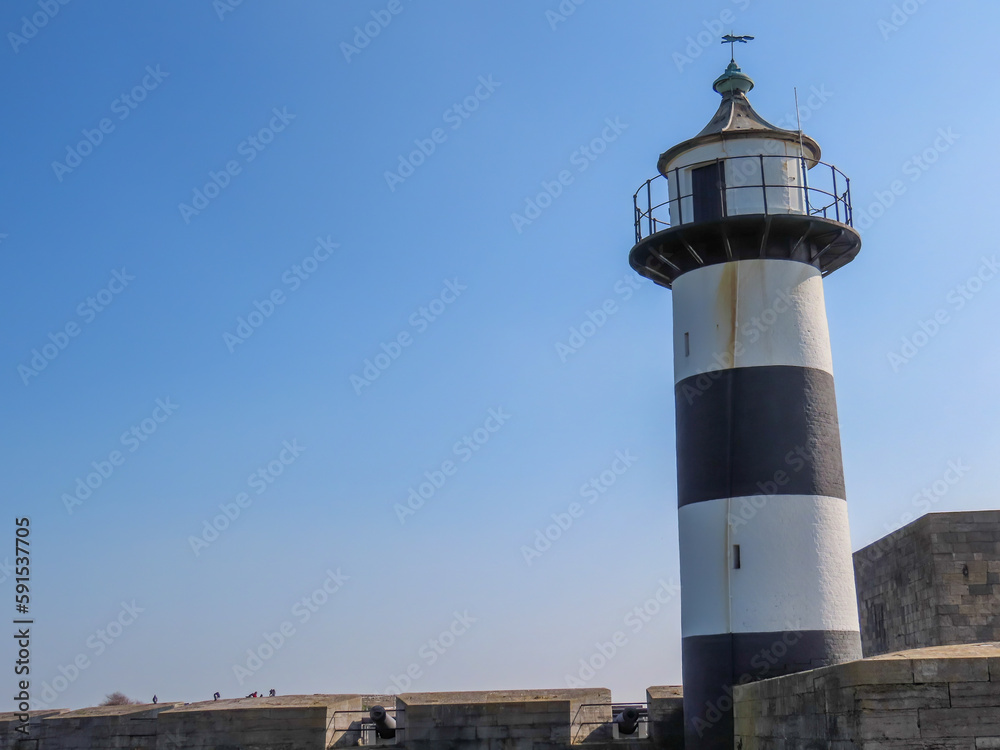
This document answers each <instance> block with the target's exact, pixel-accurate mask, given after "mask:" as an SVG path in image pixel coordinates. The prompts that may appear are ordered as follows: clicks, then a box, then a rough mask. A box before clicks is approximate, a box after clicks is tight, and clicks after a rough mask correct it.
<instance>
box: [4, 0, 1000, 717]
mask: <svg viewBox="0 0 1000 750" xmlns="http://www.w3.org/2000/svg"><path fill="white" fill-rule="evenodd" d="M230 4H232V3H231V0H227V1H226V3H225V4H222V3H215V4H213V3H212V2H211V1H210V0H199V1H197V2H196V1H194V0H186V1H185V2H172V3H166V2H159V3H142V4H139V3H128V2H124V1H123V0H108V1H107V2H101V3H86V2H83V1H82V0H74V1H71V2H68V3H66V4H59V3H58V2H56V0H51V1H50V2H46V0H42V1H41V2H37V1H36V2H29V1H27V0H14V1H12V2H9V3H6V4H5V5H4V7H3V8H2V10H0V31H2V32H3V35H4V38H5V42H3V43H0V47H2V48H0V56H2V57H3V58H4V63H3V66H2V69H0V81H2V85H3V90H4V91H5V92H6V100H7V102H8V111H7V115H6V117H5V118H4V126H5V127H4V130H5V138H4V139H3V146H2V147H0V169H2V173H3V174H4V176H5V179H3V180H2V181H0V190H2V209H0V234H2V235H4V236H3V237H2V238H0V239H2V243H0V262H2V263H3V265H4V273H3V276H2V278H3V283H4V291H3V295H2V304H3V314H4V319H5V320H6V321H7V324H6V325H5V335H4V337H3V339H2V360H3V363H4V368H5V372H6V375H5V376H4V378H3V381H2V382H3V388H4V399H3V403H4V424H5V426H6V429H5V430H4V431H3V437H2V440H3V453H4V455H5V457H6V461H5V465H6V471H5V478H6V493H5V494H6V496H7V498H8V500H7V503H8V506H7V507H8V508H9V509H10V512H9V513H8V520H7V524H8V533H9V534H10V535H11V536H13V535H14V518H15V517H20V516H30V519H31V544H32V546H31V558H32V571H31V576H32V582H31V615H32V616H33V618H34V620H35V624H34V626H33V631H32V633H33V641H32V662H31V669H32V680H33V687H32V690H33V692H34V697H36V698H41V699H44V698H46V697H47V698H49V700H48V701H47V703H48V704H49V705H53V706H59V707H80V706H85V705H92V704H94V703H96V702H98V701H100V700H101V698H102V697H103V696H104V695H105V694H106V693H108V692H111V691H113V690H122V691H124V692H126V693H127V694H129V695H132V696H134V697H136V698H141V699H143V700H148V699H149V698H150V697H151V696H152V695H153V694H154V693H156V694H157V695H158V696H159V697H160V699H161V700H182V701H194V700H201V699H206V698H209V697H210V696H211V694H212V693H213V692H214V691H216V690H218V691H220V692H221V693H222V694H223V695H224V696H242V695H245V694H247V693H250V692H252V691H254V690H267V689H269V688H271V687H274V688H276V689H277V690H278V692H279V693H284V694H289V693H314V692H327V693H337V692H343V693H349V692H381V691H383V690H386V689H387V688H391V687H393V686H396V687H397V688H398V689H402V688H404V687H408V688H409V689H411V690H418V691H434V690H471V689H499V688H528V687H559V686H565V685H566V684H567V676H569V677H572V678H574V679H575V680H577V681H578V682H579V683H580V684H588V685H601V686H606V687H610V688H611V689H612V690H613V693H614V695H615V697H616V698H617V699H619V700H638V699H641V698H642V697H643V691H644V689H645V688H646V687H647V686H649V685H655V684H677V683H679V680H680V619H679V596H677V593H676V587H675V583H676V581H677V576H678V552H677V538H676V532H677V526H676V490H675V473H676V472H675V463H674V426H673V420H674V411H673V396H672V385H671V384H672V364H671V352H670V330H671V309H670V304H671V301H670V293H669V292H668V291H666V290H663V289H660V288H658V287H655V286H653V285H652V284H651V283H649V282H646V281H644V280H641V279H639V277H637V276H636V275H635V274H634V273H633V272H632V271H631V270H630V269H629V267H628V261H627V258H628V251H629V249H630V247H631V244H632V241H633V227H632V206H631V196H632V193H633V192H634V191H635V189H636V188H637V187H638V186H639V185H640V184H641V183H642V182H643V181H644V180H646V179H647V178H648V177H651V176H653V175H654V174H655V164H656V159H657V156H658V155H659V153H660V152H661V151H663V150H665V149H666V148H667V147H669V146H671V145H673V144H674V143H676V142H678V141H681V140H683V139H685V138H688V137H690V136H692V135H693V134H695V133H696V132H698V130H700V129H701V128H702V127H703V126H704V124H705V123H706V122H707V121H708V119H709V118H710V117H711V115H712V114H713V113H714V111H715V109H716V106H717V103H718V95H717V94H715V93H714V92H713V91H712V90H711V83H712V81H713V80H714V78H715V77H716V76H718V75H719V74H720V73H721V72H722V70H723V69H724V68H725V65H726V64H727V63H728V61H729V59H728V49H727V48H725V47H723V46H721V45H720V44H719V43H718V42H717V40H716V37H717V36H718V33H719V30H720V29H721V30H722V32H723V33H725V32H728V31H730V30H734V31H736V33H746V34H753V35H755V36H756V37H757V38H756V40H755V41H754V42H753V43H752V44H750V45H747V46H745V47H744V46H741V47H740V49H739V50H738V60H739V62H740V63H741V64H742V66H743V69H744V71H745V72H747V73H748V74H749V75H751V76H752V77H753V78H754V79H755V80H756V82H757V88H756V89H755V90H754V91H753V92H752V94H751V97H750V98H751V101H752V102H753V104H754V106H755V108H756V109H757V110H758V111H759V112H760V113H761V114H762V115H763V116H764V117H766V118H768V119H770V120H772V121H780V122H781V124H785V125H791V124H792V122H794V119H789V118H793V117H794V102H793V87H797V88H798V91H799V96H800V101H801V103H802V108H803V112H802V114H803V121H804V122H803V125H804V129H805V130H806V132H807V133H808V134H809V135H811V136H812V137H814V138H815V139H816V140H817V141H818V142H819V143H820V144H821V146H822V147H823V153H824V159H825V160H826V161H828V162H831V163H834V164H836V165H837V166H838V167H839V168H840V169H842V170H843V171H844V172H845V173H847V174H848V175H849V176H850V177H851V180H852V191H853V196H854V202H855V214H856V217H857V216H859V215H860V213H861V212H865V213H867V214H868V215H869V217H872V219H871V221H866V222H865V223H864V224H863V225H862V226H863V227H864V229H863V233H862V234H863V239H864V247H863V249H862V252H861V254H860V256H859V257H858V258H857V260H855V261H854V262H853V263H852V264H850V265H849V266H847V267H846V268H844V269H843V270H840V271H838V272H837V273H836V274H834V275H833V276H832V277H830V278H829V279H828V280H827V283H826V298H827V308H828V315H829V319H830V329H831V336H832V342H833V353H834V362H835V368H836V375H837V396H838V403H839V410H840V421H841V432H842V439H843V448H844V458H845V471H846V479H847V486H848V496H849V508H850V515H851V526H852V538H853V541H854V545H855V548H858V547H860V546H862V545H864V544H866V543H868V542H870V541H872V540H874V539H876V538H878V537H880V536H882V535H883V534H884V533H886V532H887V531H889V530H892V529H894V528H896V527H898V526H900V525H901V524H902V523H904V522H906V521H907V520H908V519H909V518H911V517H916V516H918V515H921V514H922V513H923V512H925V511H926V510H928V509H930V510H936V511H948V510H963V509H975V508H989V507H995V505H996V499H995V498H996V495H995V488H996V486H997V484H998V482H997V479H998V477H997V474H998V472H1000V465H998V463H997V461H996V456H997V452H998V447H1000V445H998V443H1000V433H998V430H997V424H998V423H1000V413H998V412H1000V409H998V406H997V399H996V397H995V388H996V382H997V381H998V376H1000V373H998V358H997V354H996V332H995V321H996V320H997V319H998V317H1000V292H998V290H1000V281H998V280H996V279H995V278H993V277H994V276H995V275H996V271H995V270H992V269H993V268H994V266H993V264H995V263H996V258H997V254H998V247H997V242H996V239H995V236H994V233H993V231H992V222H991V221H990V220H989V217H990V216H991V215H992V213H993V211H994V206H993V199H994V195H995V185H994V175H992V173H991V168H990V165H991V162H990V161H989V160H985V159H984V158H983V154H985V153H990V152H991V151H992V148H993V144H992V139H993V138H994V136H995V132H996V122H997V120H998V117H1000V107H998V105H997V103H996V102H995V98H994V97H991V96H990V95H989V93H988V84H987V83H986V78H987V77H988V71H989V70H991V69H992V68H993V66H994V64H995V61H994V59H993V57H994V55H993V44H992V41H991V37H990V34H991V33H992V29H993V28H994V27H995V26H996V23H995V21H996V20H997V9H996V7H995V6H994V5H992V4H987V3H971V4H953V3H952V4H946V3H943V2H939V1H938V2H936V1H935V0H927V1H926V2H924V3H919V2H917V1H916V0H912V1H911V2H910V3H903V4H901V5H900V4H894V3H890V2H885V1H884V0H879V1H878V2H861V1H860V0H845V1H844V2H841V3H837V4H813V3H809V4H806V3H799V4H792V5H788V4H784V5H782V7H781V8H778V7H777V6H776V5H775V4H770V5H766V4H764V3H761V2H759V0H735V1H733V2H730V1H729V0H726V1H725V2H720V1H716V2H708V3H698V4H680V3H663V2H649V1H644V0H635V1H634V2H628V3H610V2H605V3H601V2H598V0H588V1H587V2H582V3H580V4H579V5H575V4H573V3H571V2H564V3H563V4H562V6H561V7H562V11H560V5H559V3H558V2H555V0H552V1H551V2H527V1H523V0H515V1H513V2H506V3H485V2H469V3H442V4H439V5H437V6H434V7H432V6H431V5H430V4H427V3H423V4H421V3H414V2H411V1H410V0H397V2H391V3H390V2H388V0H387V1H386V2H381V1H377V2H355V3H332V2H319V1H316V0H303V1H301V2H296V3H276V2H263V1H261V0H245V1H244V2H243V3H241V4H239V5H235V4H232V7H231V8H228V6H229V5H230ZM53 9H55V11H56V12H55V13H54V15H53V13H52V11H53ZM570 9H571V10H572V11H573V12H572V13H566V12H565V11H566V10H570ZM32 17H35V18H36V20H37V21H38V22H42V21H43V19H44V25H42V23H39V24H38V26H36V25H35V22H32V21H31V19H32ZM26 19H27V21H28V24H27V26H26ZM365 28H367V29H368V30H369V32H374V31H377V32H378V33H377V34H375V35H373V36H371V37H369V36H367V35H366V34H365V33H364V32H365ZM358 29H360V35H359V31H358ZM12 34H13V35H14V36H11V35H12ZM3 45H5V46H3ZM345 45H349V46H345ZM123 96H124V97H126V99H123ZM595 139H596V140H597V141H598V143H597V144H596V146H594V148H593V150H589V149H588V151H587V152H583V151H581V150H580V149H581V147H585V146H588V144H592V143H593V142H594V141H595ZM81 144H82V145H81ZM95 144H96V145H95ZM598 151H599V153H598ZM588 154H589V155H588ZM391 173H395V176H387V175H390V174H391ZM561 173H564V174H563V181H562V183H561V184H559V187H555V185H556V184H557V183H559V180H560V174H561ZM546 185H548V190H549V192H550V193H557V196H556V197H555V198H554V199H552V200H551V201H546V200H545V199H542V201H541V202H542V203H545V204H546V205H545V207H544V208H542V209H541V210H540V211H539V212H537V213H535V212H532V214H527V213H526V211H527V202H528V201H533V200H534V199H535V197H536V196H538V195H539V194H540V193H542V192H543V191H545V190H546ZM216 186H218V187H216ZM199 196H200V197H199ZM184 206H190V208H185V207H184ZM872 206H875V208H872ZM515 213H519V214H522V215H523V216H525V218H527V217H528V216H534V218H532V219H531V220H530V222H529V223H526V222H522V221H519V220H512V214H515ZM977 274H980V277H979V278H980V279H982V278H986V277H989V278H987V279H986V280H985V281H983V280H978V281H970V280H972V279H975V278H976V277H977ZM91 300H92V301H91ZM609 301H610V302H609ZM602 309H603V310H604V311H605V315H604V317H603V319H602V316H601V314H599V313H597V312H595V311H599V310H602ZM265 313H266V314H265ZM589 313H591V314H592V316H591V317H590V318H588V314H589ZM595 318H596V319H597V320H600V321H601V325H600V326H596V325H595V326H594V329H595V330H594V331H593V335H592V336H591V337H590V338H588V339H586V341H585V343H584V344H583V345H582V346H579V347H578V348H576V347H574V348H573V349H572V351H571V352H570V353H567V352H566V349H565V348H564V347H560V346H559V345H560V344H564V345H567V346H568V342H569V341H570V338H571V330H572V329H579V328H580V327H581V325H583V324H584V323H585V322H586V321H588V319H591V320H592V319H595ZM935 318H936V320H935ZM241 320H243V321H245V322H243V323H241V322H240V321H241ZM928 321H931V322H928ZM935 325H936V327H935ZM245 326H249V328H246V327H245ZM587 330H590V328H589V327H588V328H587ZM925 331H931V332H932V334H933V335H931V334H928V333H925ZM247 333H250V335H249V336H248V335H246V334H247ZM237 339H241V340H237ZM36 351H37V355H36ZM890 355H895V356H890ZM39 357H40V358H41V359H39ZM33 360H34V361H33ZM366 360H367V361H368V362H370V363H371V366H373V367H374V368H375V370H372V369H371V368H370V367H369V370H368V373H367V374H366ZM372 374H377V376H378V377H377V378H372V377H371V375H372ZM362 379H363V380H364V381H367V382H364V383H362ZM133 430H135V432H133ZM463 441H464V442H463ZM950 467H951V470H950V471H949V468H950ZM955 467H959V469H958V470H956V469H955ZM616 470H617V473H616ZM95 472H96V473H95ZM101 472H103V473H104V474H105V475H106V476H99V474H100V473H101ZM92 474H93V475H94V476H91V477H90V481H91V483H92V484H94V485H97V484H99V486H97V487H96V488H85V489H81V485H80V484H79V483H81V482H82V483H83V484H84V485H85V484H86V482H87V480H88V475H92ZM602 476H603V478H604V482H603V484H602V479H601V478H602ZM592 480H596V481H597V483H598V485H599V486H600V488H601V490H603V491H602V492H599V493H598V492H596V491H595V490H587V489H585V485H587V484H588V483H589V482H591V481H592ZM422 483H427V484H426V486H425V487H423V492H424V495H425V496H426V497H425V498H422V500H423V503H422V504H421V503H420V502H419V501H413V503H412V505H414V506H417V508H416V509H415V510H414V509H413V508H412V506H407V505H406V504H407V498H408V497H409V495H410V491H411V489H412V490H414V491H417V492H419V491H420V490H421V484H422ZM935 483H936V484H935ZM435 485H438V486H435ZM925 488H930V489H929V490H928V493H929V494H926V495H923V496H922V495H921V493H922V492H924V490H925ZM88 489H89V490H90V494H89V495H88V494H87V490H88ZM83 496H85V497H83ZM591 500H594V502H591ZM400 508H408V509H409V510H412V511H413V512H412V513H411V512H402V511H401V510H400ZM226 514H228V517H227V515H226ZM553 516H555V519H556V520H553ZM559 521H561V522H562V524H563V526H564V527H565V528H564V529H561V530H560V531H561V534H560V536H559V537H558V538H557V539H556V540H555V541H554V542H552V543H551V546H550V547H549V548H547V549H544V551H542V552H541V553H540V554H538V555H537V556H536V555H530V556H528V557H529V559H528V560H526V559H525V558H526V555H525V553H524V548H527V547H531V546H532V545H535V543H536V542H535V540H536V532H537V531H540V530H544V529H545V528H546V526H549V525H551V524H553V523H558V522H559ZM213 524H214V525H215V528H214V529H213V528H212V525H213ZM219 527H223V529H222V530H221V531H219V530H218V528H219ZM213 532H214V533H213ZM553 535H555V534H554V533H553ZM196 540H200V541H196ZM539 546H544V545H539ZM10 551H11V552H13V550H12V549H11V550H10ZM536 551H537V550H536ZM0 562H3V563H4V571H3V572H0V577H2V578H3V581H2V582H0V599H2V600H3V601H5V602H10V604H5V605H4V606H5V607H11V608H13V598H14V594H15V592H14V582H13V580H12V575H11V574H10V573H9V572H8V571H9V568H8V567H7V566H8V565H9V564H10V563H12V562H13V554H11V555H10V558H7V556H6V555H5V556H3V557H0ZM529 563H530V564H529ZM324 587H325V589H324ZM657 595H658V596H659V598H660V600H661V601H663V602H665V603H663V604H660V603H659V602H656V596H657ZM303 599H305V600H306V601H305V603H303ZM650 600H652V601H653V604H649V603H648V602H650ZM637 607H639V608H640V612H638V613H637V612H636V608H637ZM643 607H645V609H643ZM283 627H284V629H285V630H284V634H282V632H283V631H282V628H283ZM275 634H277V635H275ZM442 634H445V635H442ZM616 634H621V635H622V636H623V638H621V637H620V638H619V639H618V640H619V644H623V645H618V646H616V647H615V649H614V651H615V653H614V654H613V656H610V657H609V658H606V659H604V660H603V663H602V660H601V659H599V658H598V659H595V658H594V655H595V654H597V653H600V651H601V649H603V650H604V651H605V652H610V649H609V648H608V647H607V646H605V645H601V646H600V647H599V646H598V644H606V643H608V642H612V643H613V642H614V638H615V635H616ZM4 648H5V653H7V654H8V655H9V658H10V659H13V658H14V654H13V650H12V644H10V643H8V644H7V645H6V646H5V647H4ZM248 650H249V651H250V652H251V654H252V655H248ZM265 655H266V658H264V656H265ZM81 657H82V661H81ZM581 660H584V661H585V662H586V661H590V662H591V663H592V664H593V663H597V664H601V666H600V668H598V669H596V670H594V672H593V673H588V672H586V670H584V672H583V674H581ZM77 664H83V665H85V666H82V667H81V666H76V665H77ZM60 678H61V679H60ZM9 679H11V680H13V677H12V676H11V677H9ZM46 685H47V686H48V687H49V689H50V692H49V694H48V695H44V694H43V693H44V690H45V686H46ZM5 695H7V693H5ZM12 705H13V704H12V702H11V701H10V700H9V698H5V699H4V706H6V707H8V710H9V707H10V706H12Z"/></svg>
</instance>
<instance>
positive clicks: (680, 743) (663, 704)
mask: <svg viewBox="0 0 1000 750" xmlns="http://www.w3.org/2000/svg"><path fill="white" fill-rule="evenodd" d="M646 707H647V710H648V711H649V736H650V738H651V739H652V740H653V743H654V744H655V746H656V747H658V748H673V747H677V748H682V747H684V691H683V689H682V688H681V687H679V686H676V685H674V686H669V687H651V688H647V689H646Z"/></svg>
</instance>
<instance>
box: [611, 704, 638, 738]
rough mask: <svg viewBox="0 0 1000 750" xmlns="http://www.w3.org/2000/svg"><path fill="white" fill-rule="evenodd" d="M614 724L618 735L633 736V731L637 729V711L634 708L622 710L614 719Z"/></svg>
mask: <svg viewBox="0 0 1000 750" xmlns="http://www.w3.org/2000/svg"><path fill="white" fill-rule="evenodd" d="M615 724H617V725H618V733H619V734H635V730H636V729H638V728H639V709H638V708H636V707H635V706H628V707H627V708H623V709H622V711H621V713H620V714H618V715H617V716H616V717H615Z"/></svg>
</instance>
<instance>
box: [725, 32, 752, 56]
mask: <svg viewBox="0 0 1000 750" xmlns="http://www.w3.org/2000/svg"><path fill="white" fill-rule="evenodd" d="M751 39H753V37H752V36H746V35H744V36H736V35H734V34H726V35H725V36H723V37H722V43H723V44H728V45H729V59H730V60H731V61H732V62H736V53H735V50H736V42H740V43H741V44H746V43H747V42H749V41H750V40H751Z"/></svg>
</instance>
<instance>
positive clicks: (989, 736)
mask: <svg viewBox="0 0 1000 750" xmlns="http://www.w3.org/2000/svg"><path fill="white" fill-rule="evenodd" d="M734 698H735V705H734V714H735V728H736V748H737V750H813V749H814V748H834V749H836V750H841V749H843V750H847V748H851V750H863V749H865V748H868V749H869V750H903V749H904V748H906V749H907V750H920V749H923V750H983V749H984V748H1000V644H995V643H992V644H976V645H968V646H941V647H936V648H926V649H916V650H912V651H902V652H899V653H895V654H886V655H884V656H879V657H875V658H872V659H864V660H862V661H855V662H849V663H847V664H839V665H836V666H833V667H824V668H822V669H815V670H812V671H810V672H802V673H799V674H794V675H788V676H786V677H776V678H774V679H771V680H763V681H761V682H753V683H749V684H746V685H741V686H738V687H737V688H736V690H735V693H734Z"/></svg>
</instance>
